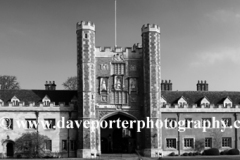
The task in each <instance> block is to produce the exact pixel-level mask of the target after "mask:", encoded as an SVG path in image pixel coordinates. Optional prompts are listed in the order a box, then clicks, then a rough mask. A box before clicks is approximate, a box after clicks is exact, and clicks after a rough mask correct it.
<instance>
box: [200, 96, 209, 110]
mask: <svg viewBox="0 0 240 160" xmlns="http://www.w3.org/2000/svg"><path fill="white" fill-rule="evenodd" d="M200 105H201V106H202V107H203V108H210V102H209V100H208V99H207V98H206V97H204V98H203V99H202V100H201V102H200Z"/></svg>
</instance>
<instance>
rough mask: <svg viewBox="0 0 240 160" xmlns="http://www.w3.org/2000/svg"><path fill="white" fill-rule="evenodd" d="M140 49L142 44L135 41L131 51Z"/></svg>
mask: <svg viewBox="0 0 240 160" xmlns="http://www.w3.org/2000/svg"><path fill="white" fill-rule="evenodd" d="M138 49H142V44H141V43H135V44H134V45H133V47H132V50H133V52H136V50H138Z"/></svg>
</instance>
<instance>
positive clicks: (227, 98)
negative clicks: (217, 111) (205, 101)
mask: <svg viewBox="0 0 240 160" xmlns="http://www.w3.org/2000/svg"><path fill="white" fill-rule="evenodd" d="M226 100H229V101H231V102H232V100H231V98H230V97H228V96H227V97H226V98H225V99H224V100H223V102H225V101H226Z"/></svg>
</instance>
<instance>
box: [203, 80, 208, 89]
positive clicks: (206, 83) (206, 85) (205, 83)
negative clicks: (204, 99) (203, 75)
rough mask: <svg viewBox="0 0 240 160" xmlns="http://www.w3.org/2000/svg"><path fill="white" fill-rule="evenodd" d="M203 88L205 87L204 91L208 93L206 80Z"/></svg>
mask: <svg viewBox="0 0 240 160" xmlns="http://www.w3.org/2000/svg"><path fill="white" fill-rule="evenodd" d="M204 86H205V91H208V84H207V81H206V80H205V83H204Z"/></svg>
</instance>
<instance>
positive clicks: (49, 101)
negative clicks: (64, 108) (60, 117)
mask: <svg viewBox="0 0 240 160" xmlns="http://www.w3.org/2000/svg"><path fill="white" fill-rule="evenodd" d="M42 103H43V105H44V106H50V103H51V100H50V98H49V97H48V96H47V95H46V96H45V97H44V98H43V99H42Z"/></svg>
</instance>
